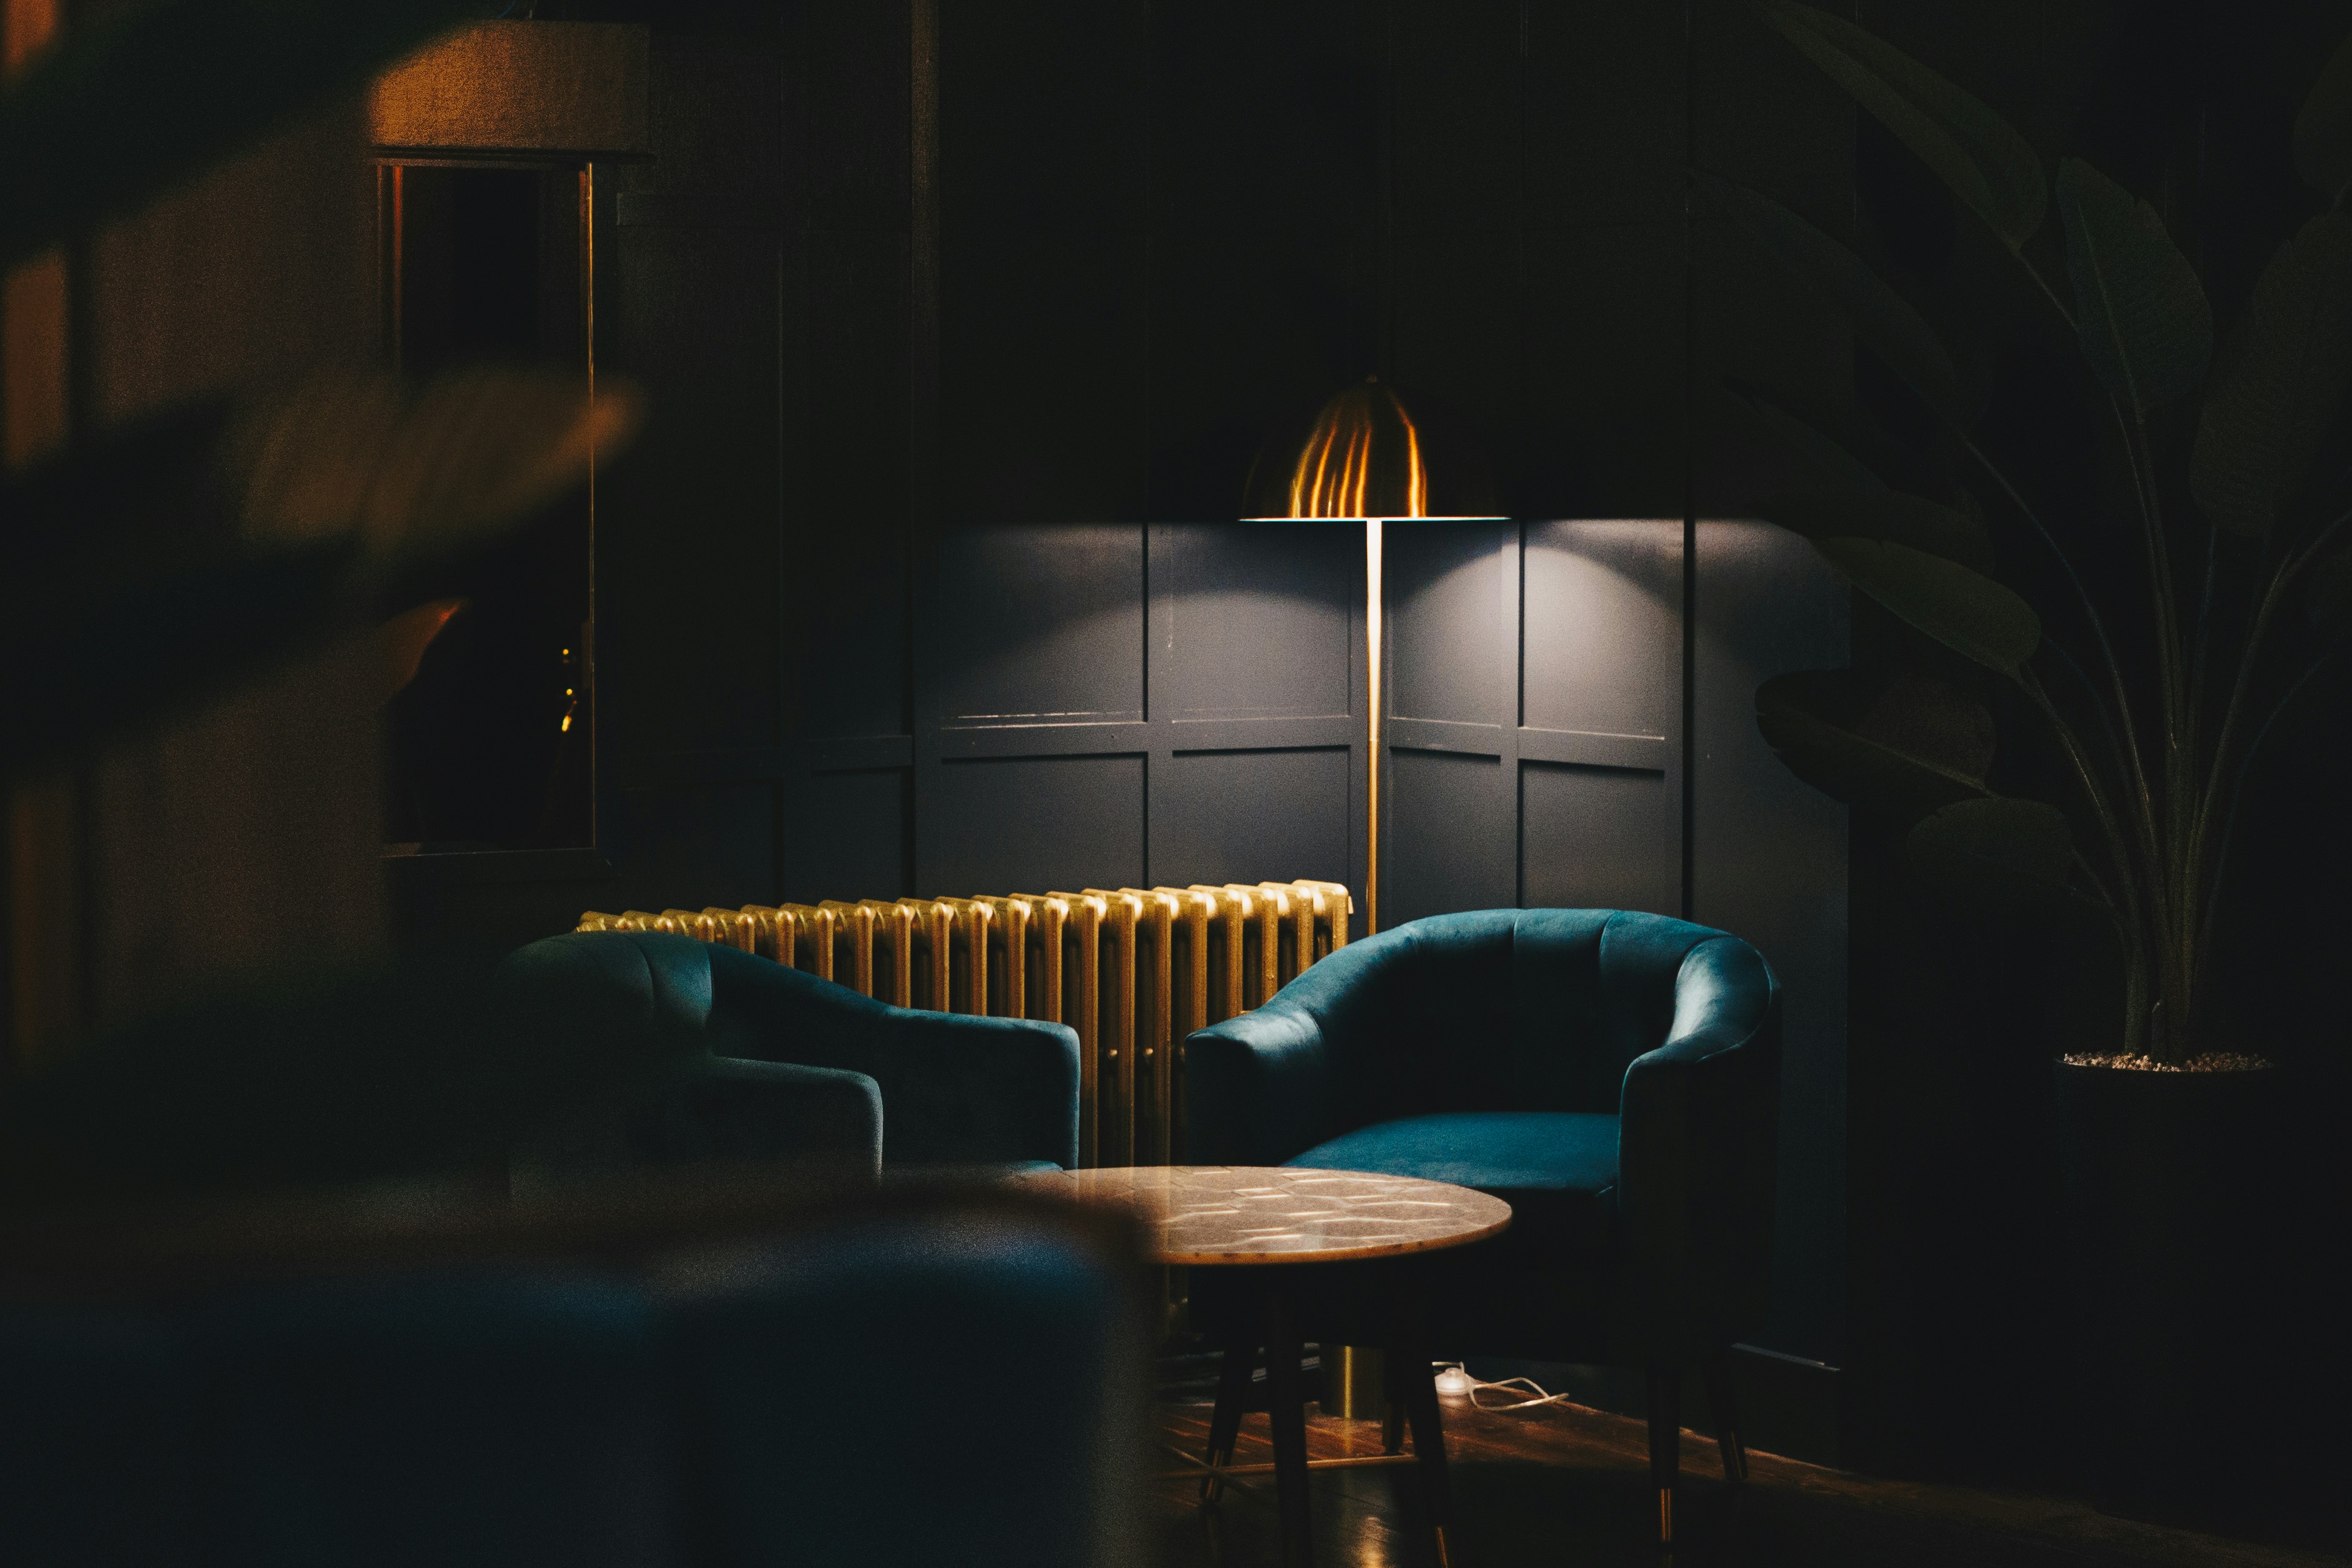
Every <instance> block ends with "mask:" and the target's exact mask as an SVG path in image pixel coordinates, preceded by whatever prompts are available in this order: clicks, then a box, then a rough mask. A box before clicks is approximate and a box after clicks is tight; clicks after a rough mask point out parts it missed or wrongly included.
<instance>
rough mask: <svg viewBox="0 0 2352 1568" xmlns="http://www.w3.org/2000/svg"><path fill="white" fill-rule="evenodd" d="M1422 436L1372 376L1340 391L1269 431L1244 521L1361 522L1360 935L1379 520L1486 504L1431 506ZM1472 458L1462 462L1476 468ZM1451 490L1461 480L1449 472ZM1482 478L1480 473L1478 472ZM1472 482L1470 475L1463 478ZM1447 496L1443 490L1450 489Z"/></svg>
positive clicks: (1367, 889)
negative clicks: (1275, 433) (1301, 428)
mask: <svg viewBox="0 0 2352 1568" xmlns="http://www.w3.org/2000/svg"><path fill="white" fill-rule="evenodd" d="M1427 444H1428V439H1427V437H1426V434H1425V433H1424V431H1423V427H1422V426H1421V425H1420V424H1418V423H1417V422H1416V421H1415V420H1414V418H1413V416H1412V415H1411V414H1409V413H1407V412H1406V410H1405V406H1404V404H1403V402H1402V400H1400V399H1399V398H1398V396H1397V395H1396V393H1395V391H1394V390H1393V389H1392V388H1391V387H1390V386H1388V385H1387V384H1385V383H1383V382H1382V381H1381V379H1380V378H1379V377H1378V376H1366V377H1365V378H1364V380H1363V382H1362V383H1361V384H1359V385H1355V386H1350V387H1347V388H1345V389H1343V390H1342V391H1340V392H1339V394H1337V395H1334V396H1333V397H1332V398H1331V399H1330V401H1328V403H1326V404H1324V405H1323V407H1322V409H1321V411H1320V412H1319V413H1318V414H1317V415H1316V416H1315V419H1314V422H1313V423H1312V424H1311V425H1309V426H1307V434H1306V436H1305V437H1303V438H1292V437H1277V438H1276V440H1275V441H1274V442H1273V443H1272V444H1271V445H1269V446H1268V447H1266V448H1265V451H1264V452H1262V453H1261V454H1260V455H1259V457H1258V460H1257V462H1256V464H1255V467H1253V468H1252V469H1251V470H1250V478H1249V483H1248V486H1247V489H1246V491H1245V494H1244V500H1243V508H1242V512H1243V515H1242V521H1244V522H1273V521H1287V520H1292V519H1303V518H1327V519H1331V520H1334V521H1345V520H1349V519H1353V520H1356V521H1360V522H1362V523H1363V525H1364V634H1365V640H1366V642H1367V643H1368V644H1369V649H1368V651H1369V655H1370V658H1369V662H1368V663H1367V666H1366V669H1367V672H1368V678H1367V680H1366V685H1365V693H1364V707H1365V714H1366V730H1367V734H1366V752H1365V756H1366V759H1367V765H1366V767H1365V777H1366V779H1367V781H1368V782H1367V784H1366V787H1365V801H1364V934H1365V935H1367V936H1370V934H1371V933H1372V932H1374V931H1379V930H1380V929H1381V916H1380V909H1381V701H1382V699H1381V607H1382V597H1381V548H1382V533H1383V529H1384V527H1385V525H1386V524H1388V523H1391V522H1402V521H1420V520H1441V519H1442V520H1451V521H1467V520H1470V519H1473V518H1482V517H1491V516H1493V515H1494V514H1493V513H1492V512H1490V511H1485V510H1477V511H1472V510H1447V511H1443V512H1441V511H1439V510H1434V509H1433V507H1432V506H1431V504H1430V497H1431V482H1430V481H1431V475H1430V468H1429V464H1428V462H1427V460H1426V452H1425V447H1426V446H1427ZM1480 467H1481V465H1477V464H1475V461H1474V462H1469V463H1465V468H1468V469H1471V470H1474V471H1475V469H1477V468H1480ZM1448 478H1449V479H1450V480H1453V482H1454V484H1455V485H1456V486H1457V487H1458V488H1459V487H1463V486H1464V485H1465V481H1464V480H1463V479H1457V478H1456V477H1454V476H1448ZM1481 478H1483V475H1482V476H1481ZM1467 483H1469V484H1475V481H1467ZM1449 499H1451V496H1450V495H1449Z"/></svg>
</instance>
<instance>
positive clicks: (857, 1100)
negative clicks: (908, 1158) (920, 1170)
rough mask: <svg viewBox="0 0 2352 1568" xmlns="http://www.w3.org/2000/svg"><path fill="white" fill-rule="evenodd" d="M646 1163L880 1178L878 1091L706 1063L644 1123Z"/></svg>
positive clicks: (755, 1065) (758, 1067) (800, 1070)
mask: <svg viewBox="0 0 2352 1568" xmlns="http://www.w3.org/2000/svg"><path fill="white" fill-rule="evenodd" d="M635 1142H636V1144H637V1146H638V1149H639V1151H640V1152H643V1153H644V1154H646V1156H647V1157H649V1158H652V1159H656V1160H662V1161H684V1160H766V1161H773V1160H798V1161H803V1162H806V1163H812V1164H822V1165H824V1166H826V1167H828V1168H830V1169H835V1170H838V1171H840V1172H841V1173H844V1174H849V1173H855V1174H856V1175H857V1176H860V1177H863V1178H865V1179H866V1180H872V1179H874V1178H876V1177H877V1176H878V1175H879V1174H880V1173H881V1170H882V1090H881V1088H880V1086H879V1085H877V1083H876V1082H875V1081H874V1080H873V1079H871V1078H868V1077H867V1076H866V1074H864V1073H858V1072H843V1071H840V1070H839V1069H837V1068H812V1067H802V1066H799V1065H798V1064H796V1063H792V1062H760V1061H745V1060H742V1059H740V1058H734V1057H709V1058H701V1059H699V1060H697V1061H694V1062H692V1063H690V1064H689V1065H688V1068H687V1069H686V1070H685V1071H684V1072H683V1073H681V1074H680V1075H679V1078H678V1080H677V1083H676V1084H675V1085H674V1086H673V1087H672V1089H670V1092H669V1093H667V1095H665V1096H663V1097H662V1099H661V1100H660V1101H659V1102H658V1103H657V1104H656V1105H655V1106H654V1107H653V1108H652V1109H651V1110H649V1111H648V1112H647V1113H646V1115H645V1117H644V1118H643V1120H642V1121H640V1123H639V1125H638V1127H637V1129H636V1136H635Z"/></svg>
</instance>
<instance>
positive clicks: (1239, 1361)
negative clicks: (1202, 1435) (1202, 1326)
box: [1201, 1335, 1257, 1503]
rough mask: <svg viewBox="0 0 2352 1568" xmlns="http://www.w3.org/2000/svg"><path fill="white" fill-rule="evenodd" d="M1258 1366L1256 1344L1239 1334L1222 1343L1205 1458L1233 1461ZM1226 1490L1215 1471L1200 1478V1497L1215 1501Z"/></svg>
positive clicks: (1215, 1462) (1215, 1461)
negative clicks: (1250, 1389) (1221, 1354)
mask: <svg viewBox="0 0 2352 1568" xmlns="http://www.w3.org/2000/svg"><path fill="white" fill-rule="evenodd" d="M1256 1365H1257V1346H1256V1345H1255V1344H1253V1343H1251V1342H1248V1341H1247V1340H1246V1339H1244V1338H1243V1337H1242V1336H1240V1335H1235V1336H1234V1338H1233V1339H1232V1340H1230V1341H1228V1342H1226V1345H1225V1353H1224V1356H1223V1362H1222V1363H1221V1364H1220V1365H1219V1366H1218V1368H1217V1404H1216V1407H1215V1409H1213V1411H1211V1412H1210V1414H1209V1452H1208V1456H1207V1458H1208V1461H1209V1463H1210V1464H1212V1465H1230V1464H1232V1463H1233V1462H1234V1441H1235V1439H1237V1438H1238V1437H1239V1436H1241V1429H1242V1407H1243V1406H1244V1405H1247V1404H1248V1403H1249V1385H1250V1373H1251V1372H1252V1371H1254V1370H1255V1367H1256ZM1224 1489H1225V1482H1224V1478H1223V1477H1222V1476H1220V1475H1218V1474H1217V1473H1216V1472H1215V1471H1214V1470H1212V1471H1210V1472H1209V1473H1208V1474H1207V1475H1205V1476H1202V1478H1201V1500H1202V1502H1204V1503H1207V1502H1214V1501H1216V1500H1217V1499H1218V1498H1219V1497H1220V1496H1222V1495H1223V1492H1224Z"/></svg>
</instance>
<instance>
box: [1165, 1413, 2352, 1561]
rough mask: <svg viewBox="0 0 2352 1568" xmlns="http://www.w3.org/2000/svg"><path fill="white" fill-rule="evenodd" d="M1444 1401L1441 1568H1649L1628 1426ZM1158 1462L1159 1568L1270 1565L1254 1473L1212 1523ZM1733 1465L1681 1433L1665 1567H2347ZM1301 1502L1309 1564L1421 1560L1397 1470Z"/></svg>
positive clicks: (1639, 1429) (1935, 1491) (2128, 1526)
mask: <svg viewBox="0 0 2352 1568" xmlns="http://www.w3.org/2000/svg"><path fill="white" fill-rule="evenodd" d="M1444 1405H1445V1421H1446V1431H1447V1438H1448V1445H1447V1446H1448V1451H1449V1453H1450V1455H1451V1456H1452V1458H1453V1459H1454V1468H1453V1477H1454V1524H1453V1528H1452V1530H1451V1531H1449V1539H1450V1542H1451V1544H1452V1548H1453V1552H1452V1556H1453V1562H1454V1565H1455V1568H1519V1565H1521V1564H1528V1565H1533V1564H1543V1565H1545V1568H1555V1565H1565V1564H1579V1565H1582V1564H1628V1565H1631V1564H1640V1565H1642V1568H1658V1564H1659V1562H1660V1558H1659V1553H1658V1551H1657V1547H1656V1539H1655V1531H1656V1496H1657V1494H1656V1493H1655V1492H1654V1490H1652V1489H1651V1488H1650V1484H1649V1459H1648V1447H1647V1438H1646V1436H1645V1434H1644V1429H1643V1426H1642V1424H1641V1423H1639V1422H1637V1421H1633V1420H1629V1419H1627V1418H1625V1417H1622V1416H1617V1415H1605V1414H1603V1413H1601V1412H1600V1411H1595V1410H1588V1409H1584V1408H1582V1407H1580V1406H1577V1405H1552V1406H1548V1407H1545V1408H1541V1409H1537V1410H1529V1411H1522V1412H1514V1413H1509V1414H1497V1413H1490V1412H1486V1411H1481V1410H1475V1409H1473V1408H1472V1407H1471V1406H1470V1405H1469V1402H1468V1401H1467V1400H1464V1399H1448V1400H1446V1401H1444ZM1308 1408H1309V1412H1310V1415H1311V1414H1312V1413H1313V1411H1314V1407H1313V1406H1311V1405H1310V1406H1309V1407H1308ZM1159 1418H1160V1430H1161V1435H1162V1436H1163V1437H1164V1438H1165V1440H1166V1441H1167V1442H1169V1443H1171V1444H1173V1445H1175V1446H1177V1447H1181V1448H1182V1449H1184V1450H1185V1451H1187V1452H1189V1453H1193V1454H1198V1453H1200V1452H1201V1450H1202V1446H1203V1444H1204V1442H1205V1440H1206V1437H1207V1433H1208V1426H1209V1406H1208V1405H1205V1404H1200V1405H1192V1404H1163V1405H1160V1407H1159ZM1307 1446H1308V1451H1309V1454H1310V1456H1311V1457H1313V1458H1334V1457H1339V1456H1341V1455H1346V1454H1371V1453H1378V1452H1379V1451H1380V1428H1379V1426H1378V1425H1377V1424H1375V1423H1372V1422H1369V1421H1342V1420H1339V1419H1336V1418H1326V1417H1323V1416H1320V1415H1314V1418H1313V1419H1311V1420H1310V1421H1309V1422H1308V1424H1307ZM1272 1457H1273V1455H1272V1452H1271V1450H1270V1449H1269V1447H1268V1446H1267V1442H1266V1426H1265V1416H1264V1415H1250V1416H1248V1417H1247V1418H1246V1419H1245V1420H1244V1423H1243V1426H1242V1436H1241V1442H1240V1445H1239V1447H1238V1448H1237V1450H1236V1452H1235V1455H1234V1458H1235V1461H1236V1462H1238V1463H1243V1464H1248V1463H1253V1462H1264V1461H1266V1460H1269V1459H1271V1458H1272ZM1161 1458H1163V1459H1165V1460H1166V1461H1167V1463H1166V1465H1165V1467H1164V1471H1163V1472H1162V1474H1161V1476H1160V1479H1158V1480H1156V1481H1155V1483H1154V1486H1153V1491H1152V1510H1153V1511H1152V1536H1153V1539H1154V1541H1155V1542H1156V1544H1157V1546H1158V1548H1159V1553H1160V1554H1159V1558H1158V1563H1159V1564H1160V1568H1196V1565H1197V1568H1207V1565H1209V1564H1219V1565H1228V1564H1230V1565H1233V1568H1255V1565H1257V1564H1266V1565H1268V1568H1272V1565H1273V1564H1275V1563H1277V1562H1278V1560H1279V1559H1278V1554H1277V1551H1276V1528H1275V1524H1276V1521H1275V1508H1274V1483H1273V1478H1272V1477H1270V1476H1265V1477H1251V1478H1247V1479H1245V1480H1244V1481H1242V1482H1240V1483H1237V1484H1235V1485H1233V1486H1231V1487H1229V1489H1227V1491H1226V1493H1225V1496H1224V1499H1223V1500H1222V1501H1221V1502H1220V1503H1218V1504H1217V1505H1216V1506H1215V1507H1214V1508H1213V1509H1203V1508H1202V1507H1200V1506H1199V1503H1198V1495H1199V1482H1198V1481H1197V1479H1185V1478H1181V1477H1179V1476H1177V1475H1176V1474H1175V1472H1177V1471H1179V1470H1180V1469H1182V1468H1186V1467H1184V1466H1183V1464H1182V1462H1181V1460H1178V1459H1177V1458H1174V1456H1173V1455H1171V1454H1168V1453H1166V1452H1165V1451H1164V1450H1163V1452H1162V1454H1161ZM1750 1461H1751V1462H1750V1471H1751V1477H1750V1480H1749V1482H1748V1485H1747V1486H1746V1487H1744V1488H1740V1489H1727V1488H1726V1487H1725V1486H1724V1485H1723V1482H1722V1479H1721V1478H1722V1468H1721V1466H1720V1463H1719V1462H1718V1460H1717V1456H1716V1450H1715V1445H1714V1443H1713V1442H1712V1441H1711V1440H1708V1439H1705V1438H1701V1437H1697V1436H1692V1435H1690V1434H1688V1433H1685V1434H1684V1438H1683V1459H1682V1463H1683V1473H1684V1483H1683V1487H1682V1489H1681V1493H1680V1499H1679V1515H1678V1518H1677V1520H1676V1534H1677V1538H1678V1539H1677V1542H1676V1550H1675V1554H1674V1557H1673V1559H1672V1561H1673V1563H1675V1565H1676V1568H1710V1565H1713V1564H1725V1565H1730V1564H1782V1563H1786V1564H1790V1565H1792V1568H1794V1565H1798V1564H1803V1565H1805V1568H1845V1565H1848V1564H1853V1565H1855V1568H1861V1565H1864V1564H1867V1565H1869V1568H1896V1565H1900V1568H1947V1565H1949V1568H1959V1565H1962V1564H1967V1565H1969V1568H1975V1565H1979V1564H2010V1563H2015V1564H2021V1565H2027V1568H2040V1565H2043V1564H2049V1565H2053V1568H2055V1565H2058V1564H2065V1565H2067V1568H2084V1565H2085V1564H2135V1565H2136V1564H2152V1565H2153V1564H2160V1565H2165V1568H2189V1565H2194V1568H2206V1565H2226V1568H2347V1564H2352V1557H2345V1556H2336V1555H2330V1554H2326V1553H2323V1552H2312V1551H2305V1550H2299V1549H2296V1548H2294V1547H2288V1546H2278V1545H2268V1546H2265V1545H2252V1544H2246V1543H2242V1542H2232V1541H2227V1540H2223V1539H2221V1538H2219V1537H2216V1536H2210V1535H2200V1534H2197V1533H2194V1532H2191V1531H2181V1530H2172V1529H2167V1528H2165V1527H2163V1526H2159V1525H2153V1524H2145V1523H2140V1522H2138V1521H2131V1520H2124V1519H2116V1518H2112V1517H2109V1516H2108V1515H2105V1514H2103V1513H2100V1512H2098V1511H2096V1510H2093V1509H2091V1508H2089V1507H2087V1506H2084V1505H2082V1504H2078V1503H2069V1502H2063V1501H2053V1500H2047V1499H2038V1498H2031V1497H2024V1496H2019V1495H2014V1494H2003V1493H1998V1492H1990V1491H1978V1490H1972V1489H1966V1488H1959V1487H1939V1486H1923V1485H1916V1484H1912V1483H1908V1482H1900V1481H1887V1480H1877V1479H1870V1478H1867V1477H1863V1476H1856V1475H1850V1474H1847V1473H1845V1472H1843V1471H1838V1470H1829V1469H1822V1468H1819V1467H1816V1466H1812V1465H1807V1464H1801V1463H1799V1462H1797V1461H1795V1460H1791V1459H1782V1458H1775V1457H1772V1456H1769V1455H1763V1454H1756V1455H1751V1456H1750ZM1312 1490H1313V1494H1314V1520H1315V1547H1316V1560H1317V1562H1318V1563H1319V1564H1324V1565H1327V1568H1336V1565H1338V1564H1348V1565H1349V1568H1423V1565H1424V1564H1432V1563H1435V1562H1436V1554H1435V1552H1434V1551H1433V1547H1432V1545H1431V1542H1430V1537H1429V1532H1428V1531H1427V1529H1426V1528H1425V1525H1424V1521H1423V1518H1422V1514H1421V1509H1420V1498H1419V1494H1418V1492H1417V1490H1416V1488H1415V1484H1414V1479H1413V1473H1412V1469H1411V1468H1409V1467H1407V1468H1364V1469H1332V1470H1317V1471H1315V1472H1314V1473H1313V1477H1312ZM2347 1490H2352V1489H2347Z"/></svg>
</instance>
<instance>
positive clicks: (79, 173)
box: [0, 0, 482, 267]
mask: <svg viewBox="0 0 2352 1568" xmlns="http://www.w3.org/2000/svg"><path fill="white" fill-rule="evenodd" d="M115 10H116V13H117V14H116V15H115V16H113V17H112V19H110V20H106V21H100V22H97V23H94V24H92V25H89V26H78V27H75V28H74V29H72V30H71V31H70V32H69V34H68V37H67V38H66V40H65V42H64V43H63V44H61V45H60V46H59V47H58V48H57V49H56V50H55V51H54V52H53V53H51V54H50V55H49V56H48V57H47V58H46V59H44V60H43V61H42V62H41V63H40V64H39V65H37V66H36V67H35V68H33V69H32V71H31V73H30V74H29V75H27V76H26V78H25V79H23V80H22V81H20V82H18V83H17V84H16V86H15V87H13V88H11V89H9V90H8V91H7V92H6V93H5V95H0V147H5V148H6V149H7V156H6V157H5V159H0V267H5V266H8V265H13V264H14V263H16V261H18V260H21V259H22V258H24V257H26V256H27V255H30V254H31V253H33V252H34V251H36V250H38V249H40V248H41V247H44V246H47V245H49V244H52V243H54V242H56V241H57V240H58V239H61V238H63V237H66V236H67V235H68V233H70V232H71V231H73V230H75V229H78V228H79V227H81V226H84V225H86V224H89V223H90V222H91V221H93V220H95V219H97V218H99V217H101V216H105V215H107V214H109V213H112V212H119V211H121V210H123V209H124V208H126V207H129V206H131V205H134V204H135V203H137V202H138V201H139V200H140V199H142V197H145V196H150V195H154V194H155V193H157V192H159V191H162V190H163V189H164V188H165V187H167V186H169V185H170V184H172V183H173V181H175V180H178V179H180V178H182V177H183V176H184V175H187V174H192V173H194V171H196V170H198V169H201V168H203V167H204V166H205V164H207V163H211V162H212V161H213V160H214V159H215V158H218V157H219V156H221V155H222V154H223V153H229V152H233V151H235V150H236V148H237V147H239V146H240V145H242V144H244V143H247V142H252V141H255V140H257V139H258V138H259V137H260V136H262V135H263V134H265V133H266V132H268V131H269V130H270V129H271V128H272V127H274V126H276V125H277V124H278V122H279V121H282V120H284V119H286V118H287V117H288V116H289V115H292V114H295V113H299V111H301V110H305V109H307V108H310V107H311V106H313V105H316V104H322V103H326V102H329V101H331V100H334V99H335V98H336V97H338V96H339V95H341V94H343V93H347V92H349V91H351V90H352V89H354V88H356V87H358V86H359V85H360V84H362V82H364V81H365V80H366V79H368V77H369V76H370V74H371V73H373V71H374V70H376V69H377V68H379V67H381V66H383V65H385V64H386V63H388V62H390V61H392V60H394V59H396V58H399V57H400V56H401V55H403V54H404V53H406V52H407V51H408V50H410V49H412V48H414V47H416V46H417V45H419V44H421V43H423V42H425V40H426V39H427V38H429V37H432V36H433V34H434V33H436V31H438V30H439V29H440V28H442V27H444V26H448V25H449V24H451V23H453V22H457V21H461V20H463V19H465V18H467V17H468V16H480V15H481V14H482V6H481V5H480V4H479V0H474V3H472V4H468V3H467V0H328V3H321V0H162V3H160V4H156V5H144V6H123V7H116V8H115Z"/></svg>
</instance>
